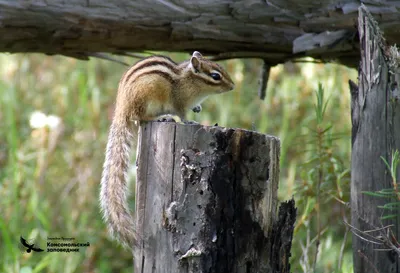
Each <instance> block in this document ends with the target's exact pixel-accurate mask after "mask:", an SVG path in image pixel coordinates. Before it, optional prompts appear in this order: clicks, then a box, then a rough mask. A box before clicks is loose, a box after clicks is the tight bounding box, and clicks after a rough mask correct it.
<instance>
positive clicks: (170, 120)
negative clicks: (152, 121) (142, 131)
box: [156, 117, 176, 122]
mask: <svg viewBox="0 0 400 273" xmlns="http://www.w3.org/2000/svg"><path fill="white" fill-rule="evenodd" d="M156 121H157V122H176V120H175V119H174V118H173V117H163V118H159V119H157V120H156Z"/></svg>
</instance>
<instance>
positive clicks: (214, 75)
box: [210, 72, 221, 81]
mask: <svg viewBox="0 0 400 273" xmlns="http://www.w3.org/2000/svg"><path fill="white" fill-rule="evenodd" d="M210 76H211V78H213V79H214V80H216V81H219V80H221V75H220V74H218V73H215V72H213V73H210Z"/></svg>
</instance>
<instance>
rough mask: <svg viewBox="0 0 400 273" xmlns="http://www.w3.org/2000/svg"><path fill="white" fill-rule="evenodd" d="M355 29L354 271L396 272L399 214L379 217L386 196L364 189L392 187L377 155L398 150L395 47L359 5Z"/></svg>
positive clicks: (399, 77) (399, 118)
mask: <svg viewBox="0 0 400 273" xmlns="http://www.w3.org/2000/svg"><path fill="white" fill-rule="evenodd" d="M358 29H359V35H360V44H361V63H360V69H359V76H358V77H359V87H357V85H355V84H354V83H351V84H350V89H351V93H352V110H351V112H352V113H351V115H352V124H353V130H352V143H353V151H352V158H351V161H352V164H351V165H352V169H351V213H352V221H351V222H352V231H353V233H354V234H355V236H353V251H354V252H353V260H354V272H356V273H363V272H380V273H389V272H400V259H399V252H400V251H398V253H396V249H395V247H394V248H393V246H396V240H399V238H400V228H399V224H400V216H398V217H397V219H396V218H394V219H390V220H383V219H382V218H381V217H382V216H383V215H384V214H385V213H388V212H389V213H393V212H390V211H386V212H385V211H384V210H382V209H381V208H379V206H383V205H384V204H385V203H390V202H392V200H390V199H386V198H380V197H376V196H371V195H367V194H365V192H375V191H380V190H382V189H390V188H393V184H392V182H393V181H392V178H391V175H390V172H389V170H388V169H387V167H386V166H385V163H384V161H383V160H382V158H381V157H383V158H384V159H385V160H387V161H388V162H390V161H391V160H392V158H391V157H392V152H393V151H394V150H396V149H398V150H400V112H399V101H400V100H399V99H400V92H399V87H398V86H399V85H398V82H399V81H400V69H399V63H400V58H399V57H398V56H399V54H398V53H397V49H395V48H391V47H389V46H388V45H387V44H386V41H385V40H384V38H383V37H382V33H381V31H380V30H379V27H378V25H377V23H376V21H375V20H374V19H373V18H372V16H371V15H370V14H369V12H368V11H367V10H366V8H365V7H360V9H359V26H358ZM397 181H399V170H397ZM394 213H396V211H394ZM397 213H398V210H397ZM396 238H397V239H396ZM397 244H398V243H397ZM391 245H392V246H391Z"/></svg>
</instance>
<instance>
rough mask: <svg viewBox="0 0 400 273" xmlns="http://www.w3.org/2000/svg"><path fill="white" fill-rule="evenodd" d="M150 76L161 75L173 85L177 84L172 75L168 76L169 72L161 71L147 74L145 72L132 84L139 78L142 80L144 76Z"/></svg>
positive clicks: (152, 71)
mask: <svg viewBox="0 0 400 273" xmlns="http://www.w3.org/2000/svg"><path fill="white" fill-rule="evenodd" d="M149 74H155V75H159V76H161V77H163V78H164V79H166V80H167V81H169V82H170V83H171V84H173V83H175V80H174V78H173V77H172V76H171V75H170V74H168V73H167V72H163V71H160V70H150V71H147V72H143V73H141V74H139V75H137V76H136V77H135V79H134V80H133V81H132V82H134V81H135V80H137V79H138V78H140V77H142V76H144V75H149Z"/></svg>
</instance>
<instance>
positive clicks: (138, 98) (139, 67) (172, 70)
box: [100, 51, 235, 248]
mask: <svg viewBox="0 0 400 273" xmlns="http://www.w3.org/2000/svg"><path fill="white" fill-rule="evenodd" d="M234 86H235V85H234V83H233V81H232V79H231V78H230V76H229V75H228V73H227V72H226V71H225V70H224V69H223V68H222V67H221V66H219V65H218V64H216V63H214V62H212V61H210V60H207V59H206V58H204V57H203V56H202V55H201V54H200V53H199V52H197V51H195V52H194V53H193V55H192V57H191V58H190V60H189V61H185V62H182V63H179V64H177V63H175V62H174V61H172V60H171V59H170V58H168V57H165V56H152V57H148V58H146V59H143V60H141V61H139V62H137V63H136V64H135V65H133V66H132V67H131V68H129V69H128V70H127V71H126V72H125V74H124V75H123V76H122V78H121V80H120V82H119V86H118V94H117V99H116V107H115V114H114V118H113V121H112V124H111V126H110V131H109V136H108V142H107V148H106V156H105V161H104V165H103V174H102V178H101V190H100V205H101V210H102V213H103V218H104V220H105V222H106V223H107V224H108V228H109V231H110V233H111V234H112V235H113V236H114V237H116V239H117V240H118V241H120V242H121V243H122V244H123V245H124V246H125V247H128V248H131V247H132V246H134V245H135V244H137V236H136V233H135V231H134V224H133V218H132V216H131V213H130V211H129V208H128V203H127V197H128V192H129V191H128V185H127V171H128V168H129V163H130V162H129V161H130V153H131V147H132V145H134V143H135V142H136V141H137V133H138V126H139V122H140V121H150V120H154V119H156V118H158V117H160V116H162V115H166V114H171V115H177V116H178V117H180V118H181V119H182V120H184V118H185V112H186V110H188V109H192V110H193V111H195V112H198V111H200V110H201V106H200V103H201V102H202V101H203V100H204V99H205V98H207V96H209V95H212V94H219V93H223V92H227V91H230V90H232V89H233V88H234Z"/></svg>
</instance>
